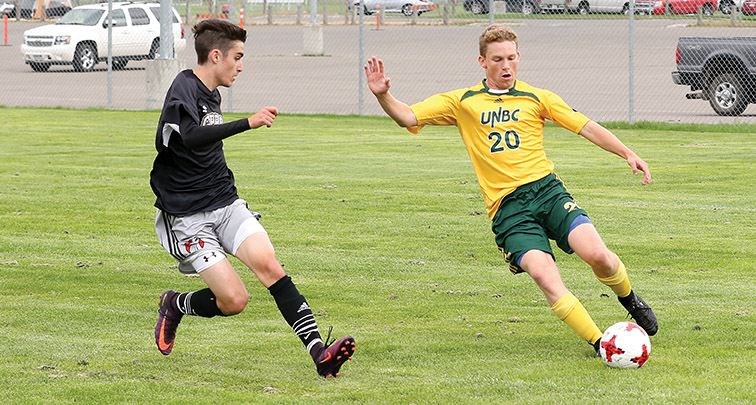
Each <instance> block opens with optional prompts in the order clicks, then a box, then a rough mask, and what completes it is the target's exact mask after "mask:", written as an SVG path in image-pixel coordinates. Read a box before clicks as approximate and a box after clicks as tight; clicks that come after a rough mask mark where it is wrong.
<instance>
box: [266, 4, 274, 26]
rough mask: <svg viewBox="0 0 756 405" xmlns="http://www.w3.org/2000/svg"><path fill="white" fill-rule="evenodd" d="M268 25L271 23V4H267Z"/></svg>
mask: <svg viewBox="0 0 756 405" xmlns="http://www.w3.org/2000/svg"><path fill="white" fill-rule="evenodd" d="M267 14H268V25H273V5H272V4H268V13H267Z"/></svg>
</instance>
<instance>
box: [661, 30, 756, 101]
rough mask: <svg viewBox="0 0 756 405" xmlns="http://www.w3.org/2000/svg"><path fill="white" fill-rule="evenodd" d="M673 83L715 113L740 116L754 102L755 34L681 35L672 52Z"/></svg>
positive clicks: (755, 91)
mask: <svg viewBox="0 0 756 405" xmlns="http://www.w3.org/2000/svg"><path fill="white" fill-rule="evenodd" d="M675 62H676V63H677V71H675V72H672V81H673V82H674V83H675V84H680V85H684V86H690V89H691V90H692V92H691V93H688V94H687V95H686V96H685V97H686V98H689V99H702V100H708V101H709V104H711V107H712V108H713V109H714V111H716V112H717V114H719V115H740V114H742V113H743V111H745V109H746V107H748V104H750V103H756V37H730V38H703V37H681V38H680V39H679V40H678V42H677V50H676V52H675Z"/></svg>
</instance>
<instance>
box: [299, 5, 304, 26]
mask: <svg viewBox="0 0 756 405" xmlns="http://www.w3.org/2000/svg"><path fill="white" fill-rule="evenodd" d="M303 7H304V6H303V4H302V3H299V4H297V25H302V8H303Z"/></svg>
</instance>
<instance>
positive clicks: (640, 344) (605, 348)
mask: <svg viewBox="0 0 756 405" xmlns="http://www.w3.org/2000/svg"><path fill="white" fill-rule="evenodd" d="M599 354H600V355H601V359H602V360H604V364H606V365H607V366H609V367H614V368H640V367H641V366H643V365H644V364H646V361H648V356H649V354H651V340H649V338H648V334H647V333H646V331H645V330H643V328H641V327H640V326H638V325H637V324H635V323H632V322H617V323H615V324H614V325H612V326H610V327H609V328H608V329H607V330H606V332H604V335H603V336H601V343H600V347H599Z"/></svg>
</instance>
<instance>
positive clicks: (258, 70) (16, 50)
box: [0, 19, 756, 123]
mask: <svg viewBox="0 0 756 405" xmlns="http://www.w3.org/2000/svg"><path fill="white" fill-rule="evenodd" d="M486 23H487V21H481V22H480V23H474V24H465V25H453V26H442V25H414V26H411V25H384V26H382V27H381V29H380V30H375V27H374V26H372V25H370V26H366V28H365V30H364V32H365V55H367V56H369V55H379V56H381V57H382V58H384V60H385V61H386V66H387V70H388V73H389V75H390V76H391V78H392V83H393V86H394V87H393V92H394V94H395V95H396V96H397V97H399V98H401V99H403V100H405V101H407V102H410V103H411V102H415V101H419V100H421V99H423V98H424V97H426V96H428V95H430V94H432V93H435V92H439V91H444V90H450V89H453V88H460V87H466V86H469V85H472V84H473V83H475V82H477V81H478V80H480V79H481V78H482V77H483V72H482V71H481V69H480V67H479V66H478V65H477V37H478V35H479V34H480V32H481V31H482V29H483V27H484V26H485V24H486ZM509 23H511V25H512V26H513V27H514V28H515V30H516V31H517V32H518V34H519V35H520V49H521V53H522V61H521V66H520V79H521V80H524V81H527V82H529V83H530V84H532V85H535V86H538V87H545V88H548V89H551V90H553V91H555V92H557V93H558V94H560V95H561V96H562V97H563V98H564V99H565V100H566V101H567V102H568V103H569V104H570V105H572V106H573V107H574V108H576V109H578V110H581V111H583V112H585V113H587V114H588V115H589V116H591V117H592V118H594V119H596V120H628V118H629V114H628V112H627V111H628V107H629V104H630V101H629V100H628V94H629V93H628V83H629V75H628V44H629V39H628V22H627V21H624V20H618V19H616V20H547V19H538V20H515V21H510V22H509ZM38 25H40V23H37V22H24V21H21V22H16V21H12V22H11V23H10V26H9V42H10V46H4V47H0V73H1V74H0V88H1V89H2V91H1V92H0V104H2V105H7V106H65V107H75V108H87V107H106V106H107V105H108V104H107V101H108V100H107V82H108V81H107V72H106V70H105V69H106V65H105V64H100V65H98V67H99V69H98V70H97V71H95V72H91V73H78V72H74V71H72V69H71V68H70V67H68V66H57V67H52V68H51V69H50V71H49V72H45V73H35V72H32V70H31V69H30V68H29V67H28V66H26V65H25V64H24V63H23V59H22V55H21V53H20V45H21V42H22V40H23V31H24V30H26V29H29V28H32V27H34V26H38ZM306 28H307V27H306V26H297V25H277V26H269V25H252V26H248V27H247V29H248V32H249V34H248V41H247V56H245V71H244V72H243V73H242V75H241V76H240V77H239V79H238V81H237V84H236V85H235V86H234V87H233V88H232V90H231V91H230V92H224V102H225V103H226V106H225V107H226V108H227V109H232V110H233V111H244V112H247V111H255V110H257V109H258V108H259V107H261V106H263V105H276V106H278V107H279V108H280V109H281V110H282V111H283V112H285V113H333V114H357V113H358V112H359V106H360V102H359V101H360V97H359V96H360V90H359V87H360V86H359V77H360V75H361V74H362V73H361V66H360V65H359V56H358V55H359V49H358V32H359V31H358V30H359V28H358V26H356V25H333V24H332V25H328V26H325V27H324V28H323V36H324V44H325V55H324V56H301V53H302V49H303V33H304V30H305V29H306ZM189 32H190V29H189V28H188V27H187V33H189ZM635 32H636V39H635V41H634V46H635V57H634V58H635V80H634V82H635V99H634V106H635V114H634V119H636V120H651V121H668V122H748V123H756V106H754V105H751V106H750V107H749V108H748V110H746V113H745V114H744V115H743V116H740V117H720V116H718V115H716V114H715V113H714V112H713V110H712V109H711V108H710V106H709V104H708V102H705V101H701V100H686V99H685V93H686V92H687V88H685V87H683V86H676V85H674V84H673V83H672V80H671V77H670V73H671V72H672V71H673V70H674V68H675V64H674V53H675V46H676V43H677V38H678V37H680V36H756V29H753V28H727V27H724V28H723V27H716V28H695V27H687V26H685V24H684V21H682V20H663V19H662V20H660V19H654V20H649V19H642V20H639V21H637V25H636V26H635ZM179 58H180V59H181V60H182V61H183V62H184V64H185V66H187V67H191V66H192V65H193V64H194V51H193V43H192V41H191V39H190V40H189V41H188V45H187V50H186V51H185V52H183V53H182V54H180V55H179ZM145 64H146V62H132V63H130V64H129V67H130V69H128V70H126V71H116V72H113V75H112V78H113V87H112V96H113V102H112V107H113V108H116V109H144V108H146V107H147V106H148V104H147V101H146V99H147V97H146V93H147V89H146V85H145V69H144V66H145ZM363 95H364V98H363V100H364V103H363V109H362V112H363V113H364V114H368V115H378V114H381V110H380V108H379V107H378V105H377V103H376V102H375V101H374V99H373V98H372V95H370V93H369V91H368V90H367V89H366V88H365V89H364V91H363Z"/></svg>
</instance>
